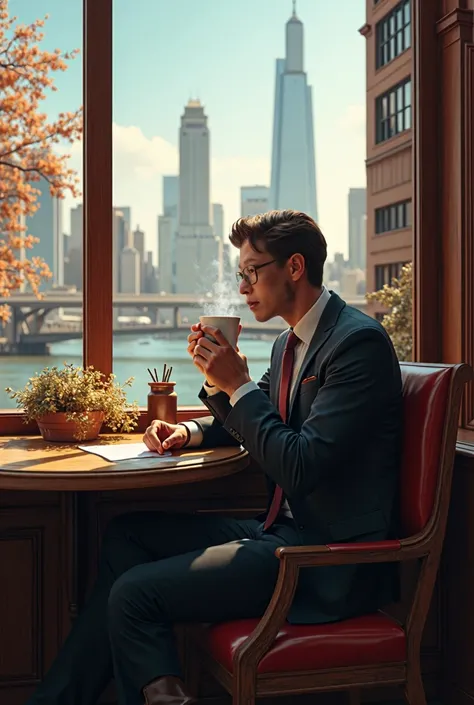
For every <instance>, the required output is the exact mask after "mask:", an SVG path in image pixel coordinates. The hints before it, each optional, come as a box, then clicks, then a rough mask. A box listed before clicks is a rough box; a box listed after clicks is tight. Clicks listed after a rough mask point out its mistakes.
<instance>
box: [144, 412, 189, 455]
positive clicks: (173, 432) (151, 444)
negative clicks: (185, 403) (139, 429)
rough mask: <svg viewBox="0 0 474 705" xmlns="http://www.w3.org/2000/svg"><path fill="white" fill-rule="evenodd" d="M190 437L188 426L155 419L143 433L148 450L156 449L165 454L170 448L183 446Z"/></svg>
mask: <svg viewBox="0 0 474 705" xmlns="http://www.w3.org/2000/svg"><path fill="white" fill-rule="evenodd" d="M187 439H188V433H187V431H186V428H185V427H184V426H182V425H181V424H173V423H166V421H160V420H159V419H155V420H154V421H152V422H151V424H150V425H149V426H148V428H147V430H146V431H145V433H144V435H143V443H144V444H145V445H146V447H147V448H148V450H154V451H157V452H158V453H160V455H163V453H164V452H165V451H168V450H178V449H179V448H182V447H183V446H184V445H185V443H186V441H187Z"/></svg>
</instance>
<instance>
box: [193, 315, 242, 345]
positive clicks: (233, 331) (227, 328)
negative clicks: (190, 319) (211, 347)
mask: <svg viewBox="0 0 474 705" xmlns="http://www.w3.org/2000/svg"><path fill="white" fill-rule="evenodd" d="M199 321H200V323H201V325H203V326H214V328H219V330H220V331H221V333H222V335H223V336H224V338H225V339H226V340H227V342H228V343H229V345H231V346H232V347H233V348H235V346H236V345H237V338H238V337H239V324H240V316H199ZM206 337H207V338H209V340H212V341H214V342H216V341H215V340H214V338H213V337H212V336H211V335H206Z"/></svg>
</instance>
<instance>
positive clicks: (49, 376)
mask: <svg viewBox="0 0 474 705" xmlns="http://www.w3.org/2000/svg"><path fill="white" fill-rule="evenodd" d="M132 381H133V377H131V378H130V379H127V380H126V382H125V383H124V384H123V385H120V384H118V383H117V382H116V378H115V375H110V376H109V377H107V378H106V377H104V375H102V374H101V373H100V372H99V371H97V370H95V369H94V368H93V367H86V368H83V367H76V366H74V365H71V364H65V365H64V368H63V369H58V368H57V367H51V368H49V367H46V368H45V369H44V370H43V371H42V372H40V373H39V374H36V375H35V376H34V377H31V378H30V379H29V381H28V383H27V384H26V386H25V387H24V388H23V389H20V390H18V391H13V389H11V388H10V387H7V389H6V391H7V392H8V393H9V395H10V398H11V399H15V401H16V404H17V407H18V408H20V409H22V410H23V411H24V414H25V422H28V421H32V420H36V422H37V423H38V427H39V429H40V432H41V435H42V436H43V438H44V439H45V440H47V441H62V442H63V443H66V442H73V441H79V440H81V441H85V440H92V439H93V438H97V436H98V435H99V433H100V429H101V426H102V424H103V423H105V424H107V426H108V427H109V428H110V429H111V430H112V431H120V432H124V433H126V432H128V431H132V430H133V429H134V428H135V426H136V425H137V418H138V413H139V412H138V407H137V405H136V403H133V404H130V403H128V402H127V399H126V392H125V388H126V387H130V386H131V384H132Z"/></svg>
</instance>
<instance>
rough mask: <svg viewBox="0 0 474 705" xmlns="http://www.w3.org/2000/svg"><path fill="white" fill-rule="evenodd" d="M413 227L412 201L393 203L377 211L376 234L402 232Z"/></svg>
mask: <svg viewBox="0 0 474 705" xmlns="http://www.w3.org/2000/svg"><path fill="white" fill-rule="evenodd" d="M410 225H411V201H401V202H400V203H392V204H390V205H389V206H384V207H383V208H376V209H375V234H376V235H381V234H382V233H390V232H392V231H393V230H402V229H403V228H409V227H410Z"/></svg>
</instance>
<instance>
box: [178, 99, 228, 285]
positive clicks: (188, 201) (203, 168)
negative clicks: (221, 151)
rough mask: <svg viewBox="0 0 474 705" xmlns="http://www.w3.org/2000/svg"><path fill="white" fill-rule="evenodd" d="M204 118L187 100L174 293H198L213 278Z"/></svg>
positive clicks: (181, 143) (181, 149)
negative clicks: (175, 291)
mask: <svg viewBox="0 0 474 705" xmlns="http://www.w3.org/2000/svg"><path fill="white" fill-rule="evenodd" d="M209 142H210V140H209V128H208V125H207V115H206V114H205V112H204V107H203V106H202V105H201V102H200V101H199V100H190V101H189V102H188V104H187V105H186V107H185V108H184V113H183V115H182V116H181V127H180V131H179V225H178V235H177V237H176V290H177V292H178V293H180V294H185V293H200V292H203V291H207V288H208V287H209V286H210V284H211V282H209V277H212V276H216V274H217V271H216V272H213V271H212V269H213V268H214V269H216V270H217V261H218V243H217V238H216V237H215V236H214V233H213V229H212V225H211V222H210V215H211V203H210V190H211V183H210V182H211V179H210V146H209Z"/></svg>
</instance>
